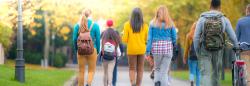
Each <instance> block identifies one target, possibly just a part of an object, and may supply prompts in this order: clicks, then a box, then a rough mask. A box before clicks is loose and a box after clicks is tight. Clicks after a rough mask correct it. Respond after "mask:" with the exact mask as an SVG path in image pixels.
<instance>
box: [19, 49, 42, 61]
mask: <svg viewBox="0 0 250 86" xmlns="http://www.w3.org/2000/svg"><path fill="white" fill-rule="evenodd" d="M23 56H24V59H25V62H26V63H30V64H40V63H41V60H42V58H43V55H42V53H41V52H32V51H26V52H24V55H23Z"/></svg>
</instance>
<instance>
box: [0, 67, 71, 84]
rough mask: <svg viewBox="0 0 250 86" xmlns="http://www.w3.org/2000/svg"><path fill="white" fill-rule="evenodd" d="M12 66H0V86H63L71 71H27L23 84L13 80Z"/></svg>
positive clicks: (13, 71)
mask: <svg viewBox="0 0 250 86" xmlns="http://www.w3.org/2000/svg"><path fill="white" fill-rule="evenodd" d="M14 73H15V69H14V67H13V66H9V65H0V86H63V84H64V82H65V81H67V80H68V79H70V78H71V76H72V75H73V74H74V72H73V71H69V70H62V69H49V70H46V69H27V68H26V70H25V77H26V78H25V79H26V80H25V83H19V82H18V81H16V80H14V76H15V75H14Z"/></svg>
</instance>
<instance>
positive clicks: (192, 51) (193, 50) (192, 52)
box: [189, 43, 197, 60]
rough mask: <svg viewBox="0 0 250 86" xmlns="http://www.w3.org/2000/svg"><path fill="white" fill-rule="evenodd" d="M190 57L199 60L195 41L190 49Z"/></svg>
mask: <svg viewBox="0 0 250 86" xmlns="http://www.w3.org/2000/svg"><path fill="white" fill-rule="evenodd" d="M189 59H190V60H197V56H196V52H195V49H194V43H192V45H191V48H190V49H189Z"/></svg>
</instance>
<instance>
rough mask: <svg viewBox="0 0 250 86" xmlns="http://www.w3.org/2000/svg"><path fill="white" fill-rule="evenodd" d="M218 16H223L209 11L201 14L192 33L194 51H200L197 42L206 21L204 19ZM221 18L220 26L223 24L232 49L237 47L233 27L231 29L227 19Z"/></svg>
mask: <svg viewBox="0 0 250 86" xmlns="http://www.w3.org/2000/svg"><path fill="white" fill-rule="evenodd" d="M218 15H223V14H222V13H221V12H219V11H216V10H211V11H208V12H204V13H202V14H201V16H200V18H199V20H198V22H197V25H196V29H195V33H194V40H193V41H194V48H195V51H198V52H199V49H200V47H199V46H200V43H199V41H200V37H201V33H202V32H203V30H204V22H205V20H206V19H205V17H211V16H218ZM221 18H222V24H223V31H224V32H226V34H227V36H228V37H229V39H230V40H231V41H232V42H233V44H234V47H238V42H237V39H236V35H235V32H234V30H233V27H232V25H231V23H230V21H229V19H228V18H226V17H225V16H223V17H221Z"/></svg>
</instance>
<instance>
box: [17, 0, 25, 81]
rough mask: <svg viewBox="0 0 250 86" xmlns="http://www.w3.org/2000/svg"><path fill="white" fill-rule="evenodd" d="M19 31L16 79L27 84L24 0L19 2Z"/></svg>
mask: <svg viewBox="0 0 250 86" xmlns="http://www.w3.org/2000/svg"><path fill="white" fill-rule="evenodd" d="M17 21H18V29H17V57H16V66H15V79H16V80H18V81H19V82H22V83H23V82H25V72H24V70H25V66H24V59H23V25H22V0H18V20H17Z"/></svg>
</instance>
